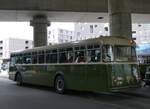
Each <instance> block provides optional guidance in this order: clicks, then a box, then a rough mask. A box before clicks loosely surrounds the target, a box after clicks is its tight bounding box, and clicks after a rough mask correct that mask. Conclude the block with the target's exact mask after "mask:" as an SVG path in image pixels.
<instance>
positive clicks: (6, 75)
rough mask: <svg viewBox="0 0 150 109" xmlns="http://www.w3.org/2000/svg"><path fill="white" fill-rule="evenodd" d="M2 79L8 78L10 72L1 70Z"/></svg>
mask: <svg viewBox="0 0 150 109" xmlns="http://www.w3.org/2000/svg"><path fill="white" fill-rule="evenodd" d="M0 77H2V78H8V71H3V70H1V71H0Z"/></svg>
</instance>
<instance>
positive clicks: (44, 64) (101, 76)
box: [9, 36, 139, 93]
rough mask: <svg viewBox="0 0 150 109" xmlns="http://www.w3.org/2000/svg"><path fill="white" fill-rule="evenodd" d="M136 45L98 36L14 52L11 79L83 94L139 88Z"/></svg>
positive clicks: (128, 41) (11, 62) (122, 40)
mask: <svg viewBox="0 0 150 109" xmlns="http://www.w3.org/2000/svg"><path fill="white" fill-rule="evenodd" d="M135 45H136V44H135V42H134V41H132V40H130V39H127V38H122V37H112V36H109V37H99V38H94V39H87V40H83V41H78V42H72V43H64V44H57V45H50V46H44V47H37V48H33V49H28V50H24V51H21V52H14V53H12V54H11V58H10V69H9V78H10V79H11V80H14V81H16V83H17V84H18V85H22V84H23V83H30V84H35V85H43V86H50V87H54V88H55V89H56V91H57V92H58V93H63V92H64V91H65V89H73V90H80V91H94V92H101V91H113V90H120V89H123V88H130V87H135V86H138V84H139V73H138V63H137V57H136V52H135Z"/></svg>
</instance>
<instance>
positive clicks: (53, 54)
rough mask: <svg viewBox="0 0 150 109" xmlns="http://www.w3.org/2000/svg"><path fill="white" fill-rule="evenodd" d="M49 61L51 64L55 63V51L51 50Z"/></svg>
mask: <svg viewBox="0 0 150 109" xmlns="http://www.w3.org/2000/svg"><path fill="white" fill-rule="evenodd" d="M50 60H51V63H57V49H55V50H52V53H51V54H50Z"/></svg>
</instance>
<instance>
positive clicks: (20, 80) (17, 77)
mask: <svg viewBox="0 0 150 109" xmlns="http://www.w3.org/2000/svg"><path fill="white" fill-rule="evenodd" d="M16 82H17V85H18V86H21V85H22V84H23V82H22V76H21V74H20V73H18V74H17V76H16Z"/></svg>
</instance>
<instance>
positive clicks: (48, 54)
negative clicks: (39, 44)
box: [46, 50, 51, 63]
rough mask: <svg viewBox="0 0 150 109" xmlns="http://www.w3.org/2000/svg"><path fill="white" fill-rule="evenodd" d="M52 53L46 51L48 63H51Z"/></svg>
mask: <svg viewBox="0 0 150 109" xmlns="http://www.w3.org/2000/svg"><path fill="white" fill-rule="evenodd" d="M50 53H51V50H47V51H46V63H51V60H50V56H51V55H50Z"/></svg>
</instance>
